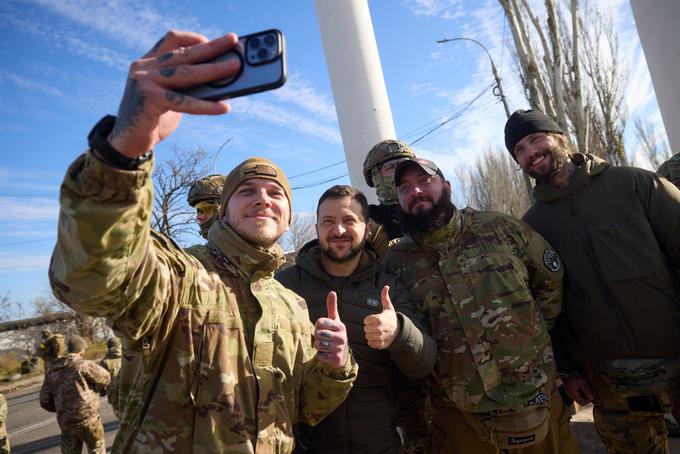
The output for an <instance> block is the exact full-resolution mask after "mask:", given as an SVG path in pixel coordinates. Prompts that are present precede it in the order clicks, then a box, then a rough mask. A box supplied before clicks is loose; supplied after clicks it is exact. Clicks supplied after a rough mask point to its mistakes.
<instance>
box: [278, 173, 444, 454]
mask: <svg viewBox="0 0 680 454" xmlns="http://www.w3.org/2000/svg"><path fill="white" fill-rule="evenodd" d="M316 215H317V223H316V233H317V239H316V240H313V241H311V242H309V243H307V244H306V245H305V246H304V247H303V248H302V249H301V250H300V252H299V253H298V256H297V259H296V264H295V265H294V266H292V267H290V268H287V269H285V270H283V271H280V272H279V273H278V274H277V275H276V278H277V279H278V280H279V281H280V282H281V283H282V284H283V285H284V286H285V287H287V288H289V289H291V290H293V291H295V292H296V293H298V294H299V295H300V296H302V297H303V298H304V299H305V300H306V301H307V306H308V308H309V316H310V318H311V321H312V322H315V321H316V320H317V319H318V318H319V317H322V316H324V313H325V311H326V303H325V302H326V300H327V299H336V298H337V300H338V312H339V314H340V316H341V318H342V320H343V322H344V323H345V326H346V327H347V338H348V341H349V345H350V347H351V348H352V352H353V354H354V358H355V359H356V361H357V363H358V364H359V369H360V370H361V373H360V374H359V375H358V377H357V380H356V382H355V383H354V387H353V388H352V390H351V391H350V393H349V395H348V396H347V399H346V400H345V401H344V402H343V403H342V404H340V406H339V407H338V408H337V409H335V411H333V412H332V413H331V414H330V415H328V416H327V417H326V418H325V419H324V420H323V421H322V422H321V423H319V424H318V425H317V426H315V427H310V426H309V425H308V424H298V427H297V429H296V436H297V441H298V446H299V449H297V450H296V452H301V453H302V452H307V453H324V454H326V453H330V454H333V453H338V454H340V453H350V454H373V453H377V452H381V453H394V454H397V453H399V452H401V451H400V449H401V440H400V439H399V435H398V434H397V430H396V424H395V415H394V413H395V407H396V404H397V396H395V395H394V392H393V386H394V382H395V379H398V378H400V377H398V375H399V374H403V375H404V376H405V377H406V378H408V379H412V380H416V379H420V378H423V377H425V376H427V375H428V374H429V373H430V371H431V370H432V367H433V365H434V361H435V355H436V347H435V345H434V341H433V340H432V338H431V337H430V336H429V335H428V334H427V332H426V330H425V329H424V326H423V322H422V319H421V318H420V317H418V316H417V315H416V312H415V310H414V308H413V304H412V303H411V298H410V296H409V293H408V290H407V289H406V287H404V284H403V283H402V282H400V281H399V280H398V279H396V278H395V276H390V275H387V274H386V273H385V272H384V271H383V270H382V269H381V267H380V260H379V258H378V256H377V254H376V252H375V250H373V248H372V247H371V246H370V243H368V242H366V239H367V238H368V236H369V234H370V232H369V227H368V202H367V200H366V197H365V196H364V194H362V193H361V192H360V191H359V190H357V189H355V188H353V187H351V186H340V185H338V186H333V187H332V188H330V189H328V190H327V191H326V192H324V193H323V195H322V196H321V198H320V199H319V203H318V206H317V210H316Z"/></svg>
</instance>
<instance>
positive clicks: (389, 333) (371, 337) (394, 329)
mask: <svg viewBox="0 0 680 454" xmlns="http://www.w3.org/2000/svg"><path fill="white" fill-rule="evenodd" d="M380 299H381V300H382V312H381V313H379V314H373V315H368V316H366V317H365V318H364V334H365V335H366V340H367V341H368V346H369V347H371V348H377V349H379V350H382V349H385V348H387V347H389V346H390V345H392V342H394V339H396V337H397V334H399V320H398V319H397V312H396V311H395V310H394V306H392V301H391V300H390V286H389V285H386V286H384V287H383V288H382V291H381V292H380Z"/></svg>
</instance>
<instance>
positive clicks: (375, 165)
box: [364, 139, 415, 257]
mask: <svg viewBox="0 0 680 454" xmlns="http://www.w3.org/2000/svg"><path fill="white" fill-rule="evenodd" d="M414 157H415V154H414V153H413V150H411V148H410V147H409V146H408V145H406V144H405V143H404V142H402V141H400V140H392V139H388V140H383V141H381V142H379V143H377V144H376V145H375V146H373V148H371V150H370V151H369V152H368V154H367V155H366V160H365V161H364V179H365V180H366V184H367V185H368V186H370V187H372V188H375V191H376V194H377V195H378V200H379V201H380V204H379V205H369V206H368V214H369V216H370V221H371V235H370V236H369V237H368V240H369V241H370V242H371V244H372V245H373V247H374V248H375V250H376V251H377V252H378V255H379V256H380V257H384V256H385V254H386V253H387V245H388V243H389V242H390V240H393V239H395V238H399V237H401V236H402V235H403V232H402V230H401V225H399V200H398V198H397V193H396V191H395V189H394V169H395V167H396V166H397V164H398V163H399V162H400V161H401V160H402V159H404V158H414Z"/></svg>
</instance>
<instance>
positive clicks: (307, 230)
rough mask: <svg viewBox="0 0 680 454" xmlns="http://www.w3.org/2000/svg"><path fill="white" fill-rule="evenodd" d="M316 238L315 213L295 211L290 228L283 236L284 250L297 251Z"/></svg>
mask: <svg viewBox="0 0 680 454" xmlns="http://www.w3.org/2000/svg"><path fill="white" fill-rule="evenodd" d="M314 238H316V229H315V228H314V213H294V214H293V219H292V221H291V223H290V229H288V231H287V232H286V233H285V234H284V235H283V236H282V237H281V240H280V241H281V245H282V247H283V248H284V250H286V251H289V252H297V251H299V250H300V249H301V248H302V246H304V245H305V244H306V243H308V242H309V241H311V240H313V239H314Z"/></svg>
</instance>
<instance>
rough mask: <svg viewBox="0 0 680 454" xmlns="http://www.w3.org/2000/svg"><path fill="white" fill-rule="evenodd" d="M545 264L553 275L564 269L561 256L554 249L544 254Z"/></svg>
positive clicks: (547, 250)
mask: <svg viewBox="0 0 680 454" xmlns="http://www.w3.org/2000/svg"><path fill="white" fill-rule="evenodd" d="M543 263H544V264H545V267H546V268H548V269H549V270H550V271H552V272H553V273H557V272H558V271H559V270H560V268H561V267H562V263H561V262H560V256H559V255H557V252H555V251H553V250H552V249H546V250H545V252H544V253H543Z"/></svg>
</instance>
